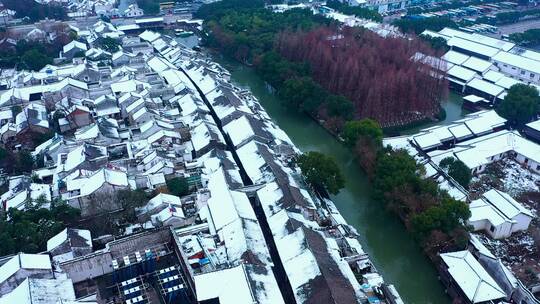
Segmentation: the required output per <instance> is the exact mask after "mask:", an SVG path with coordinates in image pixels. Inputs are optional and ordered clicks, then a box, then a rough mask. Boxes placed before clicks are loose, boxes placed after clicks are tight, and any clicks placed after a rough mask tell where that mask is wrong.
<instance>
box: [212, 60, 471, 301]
mask: <svg viewBox="0 0 540 304" xmlns="http://www.w3.org/2000/svg"><path fill="white" fill-rule="evenodd" d="M215 60H217V61H218V62H219V63H221V64H222V65H223V66H224V67H226V68H227V69H228V70H229V71H230V72H231V73H232V77H231V78H232V81H233V82H234V83H235V84H236V85H238V86H240V87H244V88H249V89H251V91H252V92H253V94H254V95H255V96H256V97H257V98H258V99H259V101H260V102H261V104H262V105H263V106H264V108H265V109H266V111H267V112H268V114H269V115H270V116H271V117H272V118H273V120H274V121H275V122H276V123H277V124H278V125H279V126H280V127H281V128H282V129H283V130H284V131H285V132H287V134H288V135H289V137H290V138H291V139H292V141H293V142H294V143H295V144H296V146H297V147H298V148H299V149H300V150H302V151H320V152H323V153H325V154H328V155H331V156H332V157H334V158H335V160H336V161H337V163H338V165H339V166H340V168H341V170H342V171H343V173H344V176H345V179H346V185H345V189H343V190H342V191H341V192H340V193H339V194H338V195H336V196H333V197H332V199H333V200H334V202H335V204H336V205H337V207H338V208H339V210H340V211H341V213H342V215H343V216H344V217H345V219H346V220H347V221H348V222H349V224H351V225H352V226H354V227H355V228H356V229H357V231H358V233H359V234H360V238H361V239H360V241H361V243H362V245H363V247H364V250H365V251H366V252H367V253H369V255H370V256H371V259H372V261H373V263H374V264H375V266H376V267H377V269H378V270H379V272H381V274H382V275H383V276H384V278H385V280H386V281H387V282H390V283H392V284H394V285H395V286H396V288H397V290H398V291H399V293H400V294H401V296H402V297H403V300H404V301H405V303H412V304H416V303H418V304H420V303H422V304H423V303H434V304H445V303H450V299H449V297H448V296H447V295H446V294H445V292H444V289H443V287H442V285H441V284H440V282H439V281H438V279H437V273H436V271H435V268H434V266H433V265H432V264H431V262H430V261H429V260H428V259H427V257H426V256H425V255H424V254H423V253H422V252H421V250H420V249H419V247H418V245H417V244H416V243H415V242H414V240H413V239H412V237H411V236H410V235H409V234H408V233H407V232H406V230H405V228H404V226H403V224H402V223H401V222H400V221H399V219H397V217H395V216H393V215H392V214H390V213H389V212H387V211H385V210H384V208H382V207H381V205H380V204H379V203H377V202H375V201H373V200H372V199H370V197H369V191H370V184H369V182H368V180H367V178H366V176H365V174H364V172H363V171H362V170H361V169H360V167H359V166H358V165H357V164H356V162H355V160H354V158H353V157H352V155H351V153H350V151H349V150H348V149H346V148H345V147H344V146H343V145H341V144H340V143H338V142H337V141H336V140H335V139H334V138H333V137H332V136H331V135H330V134H328V133H327V132H326V131H325V130H324V129H323V128H322V127H321V126H319V125H318V124H317V123H315V122H314V121H313V120H311V119H309V118H307V117H306V116H305V115H301V114H298V113H296V112H294V111H291V110H289V109H286V108H285V107H282V106H281V104H280V100H279V99H278V98H277V96H275V95H273V94H271V93H269V92H268V90H267V89H266V87H265V85H264V82H263V81H262V79H261V78H259V77H258V76H257V75H256V74H255V72H254V70H253V69H251V68H249V67H245V66H242V65H240V64H238V63H236V62H231V61H228V60H225V59H223V58H215ZM444 107H445V108H446V110H447V120H448V121H450V120H452V119H456V118H459V117H460V115H461V107H460V105H459V102H458V97H457V96H455V95H451V96H450V101H449V102H448V103H446V104H445V105H444ZM411 132H412V131H411Z"/></svg>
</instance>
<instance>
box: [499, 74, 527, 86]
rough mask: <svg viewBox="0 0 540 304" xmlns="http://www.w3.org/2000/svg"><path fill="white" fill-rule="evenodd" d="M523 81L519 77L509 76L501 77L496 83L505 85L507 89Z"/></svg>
mask: <svg viewBox="0 0 540 304" xmlns="http://www.w3.org/2000/svg"><path fill="white" fill-rule="evenodd" d="M519 83H523V82H521V81H519V80H517V79H514V78H510V77H508V76H504V77H501V78H500V79H499V80H497V81H496V82H495V84H496V85H498V86H500V87H503V88H505V89H510V87H511V86H513V85H515V84H519Z"/></svg>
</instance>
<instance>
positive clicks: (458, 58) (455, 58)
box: [441, 50, 471, 65]
mask: <svg viewBox="0 0 540 304" xmlns="http://www.w3.org/2000/svg"><path fill="white" fill-rule="evenodd" d="M441 58H442V59H444V60H446V61H448V62H450V63H453V64H457V65H461V64H462V63H464V62H465V61H467V59H469V58H471V57H470V56H467V55H465V54H461V53H458V52H456V51H452V50H450V51H448V52H446V54H444V55H443V56H442V57H441Z"/></svg>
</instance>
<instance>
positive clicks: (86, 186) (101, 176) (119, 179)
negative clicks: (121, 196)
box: [66, 169, 129, 196]
mask: <svg viewBox="0 0 540 304" xmlns="http://www.w3.org/2000/svg"><path fill="white" fill-rule="evenodd" d="M105 183H109V184H111V185H114V186H122V187H127V186H128V185H129V184H128V180H127V175H126V173H125V172H122V171H117V170H112V169H100V170H99V171H97V172H95V173H94V174H92V175H90V176H88V177H81V178H77V179H71V180H68V181H67V183H66V184H67V189H68V191H74V190H79V191H80V196H87V195H90V194H92V193H94V191H96V190H97V189H99V188H100V187H101V186H102V185H103V184H105Z"/></svg>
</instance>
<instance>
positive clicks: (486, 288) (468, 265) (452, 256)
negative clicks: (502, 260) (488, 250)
mask: <svg viewBox="0 0 540 304" xmlns="http://www.w3.org/2000/svg"><path fill="white" fill-rule="evenodd" d="M440 256H441V258H442V260H443V261H444V263H445V264H446V265H447V266H448V272H449V273H450V275H451V276H452V278H453V279H454V281H455V282H456V283H457V285H458V286H459V287H460V288H461V290H462V291H463V293H464V294H465V295H466V296H467V298H468V299H469V300H470V301H471V302H472V303H481V302H486V301H490V300H496V299H501V298H505V297H506V294H505V293H504V291H503V290H502V289H501V287H500V286H499V285H498V284H497V282H495V280H494V279H493V278H492V277H491V276H490V275H489V274H488V273H487V271H486V270H485V269H484V267H482V265H480V263H479V262H478V261H477V260H476V259H475V258H474V256H473V255H472V254H471V253H470V252H469V251H467V250H464V251H456V252H448V253H442V254H441V255H440Z"/></svg>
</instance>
